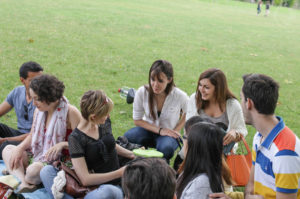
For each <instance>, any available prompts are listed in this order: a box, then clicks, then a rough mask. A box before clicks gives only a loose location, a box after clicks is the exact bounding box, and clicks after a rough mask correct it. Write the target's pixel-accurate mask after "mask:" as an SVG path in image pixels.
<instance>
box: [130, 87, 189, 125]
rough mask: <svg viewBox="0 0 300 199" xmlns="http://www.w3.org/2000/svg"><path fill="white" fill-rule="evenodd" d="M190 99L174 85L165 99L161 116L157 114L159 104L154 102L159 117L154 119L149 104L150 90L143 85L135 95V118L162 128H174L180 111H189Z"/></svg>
mask: <svg viewBox="0 0 300 199" xmlns="http://www.w3.org/2000/svg"><path fill="white" fill-rule="evenodd" d="M188 99H189V97H188V96H187V94H186V93H185V92H183V91H182V90H180V89H179V88H177V87H174V88H173V89H172V91H171V92H170V93H169V94H168V95H167V97H166V99H165V102H164V104H163V107H162V110H161V114H160V117H158V115H157V105H156V103H155V102H154V107H153V108H154V113H155V114H156V118H157V119H156V120H153V119H152V117H151V115H150V109H149V104H148V103H149V102H148V100H149V92H148V91H147V89H146V88H145V87H144V86H142V87H140V88H139V89H138V90H137V92H136V94H135V97H134V102H133V120H145V121H147V122H149V123H150V124H154V125H156V126H158V127H161V128H169V129H174V128H175V127H176V125H177V123H178V121H179V120H180V111H181V110H182V111H183V113H186V111H187V103H188Z"/></svg>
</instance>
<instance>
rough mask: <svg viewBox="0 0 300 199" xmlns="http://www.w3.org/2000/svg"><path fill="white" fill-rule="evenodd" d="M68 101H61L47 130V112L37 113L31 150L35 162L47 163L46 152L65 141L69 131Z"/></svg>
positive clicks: (62, 99)
mask: <svg viewBox="0 0 300 199" xmlns="http://www.w3.org/2000/svg"><path fill="white" fill-rule="evenodd" d="M68 103H69V102H68V100H67V98H65V97H62V98H61V99H60V102H59V105H58V106H57V108H56V110H55V111H54V113H53V115H52V117H51V120H50V123H49V125H48V128H47V131H46V132H45V128H46V116H47V112H42V111H39V110H38V112H37V114H36V116H35V118H34V120H33V127H34V129H33V133H32V140H31V149H32V153H33V158H34V161H35V162H37V161H40V162H45V161H46V160H45V157H44V156H45V154H46V152H47V151H48V150H49V149H50V148H51V147H53V146H54V145H56V144H57V143H59V142H63V141H65V137H66V130H67V114H68Z"/></svg>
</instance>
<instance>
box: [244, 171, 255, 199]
mask: <svg viewBox="0 0 300 199" xmlns="http://www.w3.org/2000/svg"><path fill="white" fill-rule="evenodd" d="M254 167H255V165H252V167H251V171H250V176H249V181H248V184H247V185H246V187H245V199H247V198H249V196H250V195H253V193H254Z"/></svg>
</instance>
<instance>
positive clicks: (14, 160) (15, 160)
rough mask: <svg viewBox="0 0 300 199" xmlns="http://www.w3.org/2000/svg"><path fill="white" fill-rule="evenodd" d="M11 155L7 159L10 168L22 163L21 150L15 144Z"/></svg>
mask: <svg viewBox="0 0 300 199" xmlns="http://www.w3.org/2000/svg"><path fill="white" fill-rule="evenodd" d="M11 154H12V156H11V158H10V161H9V165H10V168H11V170H14V169H17V168H19V166H21V165H23V150H22V149H21V148H20V147H19V146H17V147H15V148H14V149H13V150H12V153H11Z"/></svg>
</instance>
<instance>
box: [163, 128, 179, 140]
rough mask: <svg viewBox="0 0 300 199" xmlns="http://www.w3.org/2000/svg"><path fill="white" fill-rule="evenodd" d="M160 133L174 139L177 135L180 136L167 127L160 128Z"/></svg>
mask: <svg viewBox="0 0 300 199" xmlns="http://www.w3.org/2000/svg"><path fill="white" fill-rule="evenodd" d="M160 135H162V136H170V137H173V138H175V139H177V138H178V137H180V133H178V132H177V131H175V130H172V129H167V128H162V129H161V130H160Z"/></svg>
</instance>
